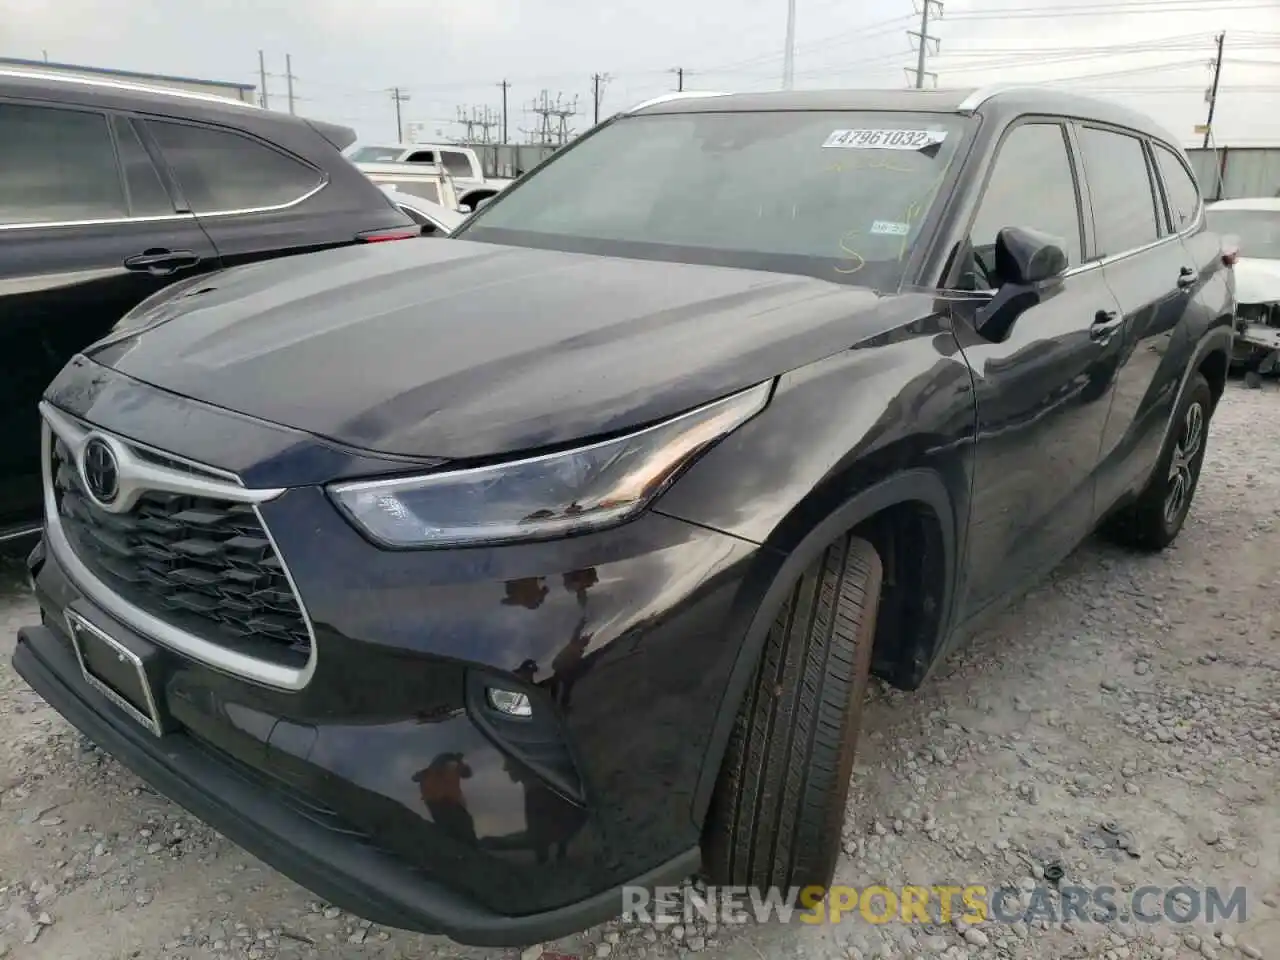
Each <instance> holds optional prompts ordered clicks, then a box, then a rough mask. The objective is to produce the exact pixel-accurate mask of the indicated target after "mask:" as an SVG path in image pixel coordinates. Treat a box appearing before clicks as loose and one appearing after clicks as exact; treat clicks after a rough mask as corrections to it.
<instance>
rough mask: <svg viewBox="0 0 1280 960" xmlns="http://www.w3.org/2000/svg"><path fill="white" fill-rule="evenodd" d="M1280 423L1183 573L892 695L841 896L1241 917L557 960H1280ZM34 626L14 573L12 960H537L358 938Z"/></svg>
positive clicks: (2, 575)
mask: <svg viewBox="0 0 1280 960" xmlns="http://www.w3.org/2000/svg"><path fill="white" fill-rule="evenodd" d="M1277 411H1280V390H1278V389H1277V388H1276V387H1274V386H1272V385H1267V386H1266V387H1265V388H1264V389H1263V390H1246V389H1243V388H1241V387H1239V386H1238V385H1235V384H1233V385H1231V386H1230V387H1229V389H1228V396H1227V399H1226V400H1225V402H1224V404H1223V406H1222V407H1221V409H1220V411H1219V413H1218V415H1217V417H1216V419H1215V421H1214V423H1213V425H1212V429H1211V432H1210V440H1209V458H1208V462H1207V463H1206V466H1205V472H1204V476H1203V478H1202V481H1201V485H1200V489H1199V493H1198V496H1197V499H1196V503H1195V506H1194V508H1193V510H1192V514H1191V517H1190V519H1189V521H1188V524H1187V527H1186V528H1185V529H1184V531H1183V533H1182V535H1181V537H1180V539H1179V541H1178V543H1177V544H1176V545H1175V546H1174V547H1173V548H1171V549H1170V550H1169V551H1167V552H1166V553H1164V554H1163V555H1161V556H1158V557H1137V556H1132V555H1129V554H1126V553H1124V552H1122V551H1120V550H1117V549H1115V548H1112V547H1109V546H1106V545H1103V544H1099V543H1094V542H1090V543H1089V544H1087V545H1085V546H1083V547H1082V548H1081V549H1080V550H1079V551H1077V553H1076V554H1075V555H1074V556H1073V557H1072V558H1070V559H1069V560H1068V561H1067V562H1066V563H1065V564H1064V565H1063V566H1062V568H1061V569H1060V570H1058V571H1057V573H1056V574H1055V575H1054V576H1053V577H1052V579H1051V580H1050V581H1049V582H1047V583H1046V584H1045V585H1044V586H1043V587H1042V588H1041V589H1039V590H1038V591H1037V592H1035V593H1034V594H1033V595H1031V596H1029V597H1028V598H1026V600H1024V601H1023V602H1022V603H1020V604H1019V605H1018V606H1017V607H1016V608H1014V609H1012V610H1010V611H1009V612H1008V613H1007V615H1005V616H1003V617H1002V618H1001V620H1000V621H999V622H998V623H996V624H995V625H994V626H993V627H992V628H991V629H989V630H988V631H987V632H985V633H984V634H983V635H982V636H981V637H980V638H979V639H977V640H976V641H975V642H974V643H973V644H971V645H970V646H968V647H967V648H966V649H965V650H963V651H961V652H960V653H959V654H958V655H956V656H955V657H953V658H952V659H951V660H950V661H949V662H948V663H946V664H945V665H943V667H942V668H941V669H940V670H939V673H938V674H937V676H936V677H935V679H933V680H932V681H931V682H930V683H929V684H927V685H926V687H925V688H924V689H923V690H921V691H919V692H917V693H916V694H913V695H903V694H900V693H896V692H892V691H889V690H887V689H884V688H877V689H876V690H875V692H874V694H873V697H872V702H871V703H870V704H869V706H868V712H867V714H866V720H865V730H866V739H865V741H864V744H863V749H862V752H861V755H860V758H859V765H858V768H857V772H856V776H855V779H854V791H853V796H852V797H851V798H850V804H849V815H848V818H847V823H846V828H845V851H846V856H845V857H844V858H843V859H842V860H841V863H840V866H839V869H838V876H837V881H838V882H842V883H848V884H852V885H855V886H858V887H864V886H867V885H871V884H876V883H884V884H888V885H890V886H893V885H896V884H906V883H915V884H921V885H924V886H932V885H937V884H946V883H954V884H957V885H962V884H968V883H987V884H992V885H995V884H1004V883H1008V884H1011V885H1013V886H1015V887H1018V886H1021V887H1022V888H1023V889H1024V890H1027V889H1029V888H1032V887H1034V886H1036V885H1037V884H1038V883H1040V878H1042V877H1043V875H1044V867H1045V866H1046V865H1050V864H1053V862H1054V861H1057V862H1058V864H1060V866H1061V868H1062V869H1063V870H1064V871H1065V879H1064V881H1063V882H1064V883H1066V882H1068V881H1069V882H1073V883H1077V884H1081V885H1084V886H1096V885H1100V884H1111V885H1114V886H1115V887H1117V888H1120V889H1133V888H1134V886H1135V885H1136V886H1139V887H1140V886H1142V885H1146V884H1150V885H1153V886H1157V887H1162V888H1169V887H1173V886H1176V885H1178V884H1179V883H1192V884H1199V885H1207V884H1217V885H1222V886H1225V887H1227V888H1228V889H1230V888H1234V887H1237V886H1241V885H1243V886H1244V887H1245V888H1246V890H1247V900H1246V916H1245V918H1244V919H1243V920H1241V919H1240V917H1239V915H1238V914H1237V915H1236V916H1235V917H1234V918H1232V919H1230V920H1228V921H1226V922H1225V923H1223V922H1219V923H1218V924H1217V925H1216V928H1215V927H1210V926H1208V925H1206V924H1205V923H1203V922H1195V923H1191V924H1182V925H1179V924H1175V923H1171V922H1160V923H1155V924H1135V923H1133V922H1126V921H1124V920H1119V919H1118V920H1116V921H1115V922H1112V923H1096V922H1094V923H1081V922H1080V921H1078V920H1077V921H1073V922H1071V923H1068V924H1065V925H1064V924H1060V923H1056V922H1055V923H1049V922H1037V923H1032V924H1031V925H1030V926H1026V925H1022V924H1000V923H995V922H988V923H985V924H982V925H980V926H978V927H975V928H972V929H967V928H963V927H960V928H958V927H957V926H956V925H954V924H937V925H924V924H903V923H893V924H888V925H873V924H871V923H868V922H866V921H865V920H863V919H862V918H861V917H859V916H857V915H856V914H854V915H851V916H847V917H846V918H845V919H844V920H843V922H841V923H840V924H838V925H819V926H812V925H805V924H799V923H794V922H793V923H791V924H786V925H784V924H780V923H777V922H773V923H766V924H751V925H745V926H737V925H721V926H719V927H718V928H717V927H716V926H715V925H711V924H707V923H705V922H703V921H701V920H699V921H698V922H697V923H695V924H691V925H689V926H687V927H685V926H679V925H674V926H668V927H665V928H663V929H660V930H655V929H654V928H652V927H645V926H638V925H637V926H623V925H621V924H610V925H608V926H606V927H603V928H599V929H596V930H592V931H590V932H589V933H587V934H585V935H583V936H581V937H575V938H571V939H570V940H567V941H565V942H562V943H556V944H548V945H546V950H548V951H554V952H558V953H562V954H567V955H570V956H573V957H606V956H613V957H618V958H632V957H643V956H647V957H653V958H657V957H672V956H675V955H677V954H686V953H702V954H705V955H708V956H711V957H721V958H729V960H764V958H766V957H768V958H770V960H772V958H774V957H792V956H794V957H797V958H810V957H811V958H819V957H821V958H827V957H832V958H841V960H870V958H873V957H893V958H901V960H914V958H926V957H933V956H942V957H948V958H957V957H965V958H970V960H987V958H1036V960H1038V958H1046V960H1048V958H1054V960H1056V958H1067V957H1104V958H1107V960H1120V958H1130V960H1141V958H1177V957H1203V958H1208V960H1212V958H1215V957H1218V958H1222V960H1227V958H1235V957H1252V958H1257V957H1261V956H1264V955H1265V956H1268V957H1271V958H1273V960H1274V958H1280V900H1278V899H1277V898H1278V897H1280V791H1278V789H1277V788H1278V786H1280V649H1278V648H1277V639H1278V638H1280V613H1277V612H1276V604H1275V602H1274V596H1275V595H1274V593H1273V592H1272V591H1274V590H1276V589H1277V588H1278V587H1280V551H1278V550H1277V549H1276V547H1275V542H1276V540H1275V531H1276V527H1277V523H1278V521H1280V446H1272V444H1280V418H1277V416H1276V414H1277ZM34 610H35V606H34V604H33V602H32V601H31V598H30V597H29V595H27V593H26V592H25V589H24V588H23V586H22V584H21V579H20V577H19V576H18V573H17V571H16V570H13V569H9V570H4V569H0V656H2V657H3V662H0V957H4V956H6V954H7V955H8V956H9V957H10V958H11V960H26V958H58V960H79V958H85V960H89V958H92V960H110V958H117V957H120V958H124V957H129V958H136V960H158V958H193V960H194V958H202V957H218V958H228V957H237V958H238V957H247V958H251V960H259V958H264V960H265V958H271V957H280V958H295V957H296V958H338V957H343V958H350V957H373V958H385V960H392V958H404V960H408V958H418V957H436V956H439V957H477V958H478V957H495V958H496V957H499V956H503V957H511V958H514V957H515V956H516V955H518V954H519V953H520V951H497V950H489V951H486V950H477V949H468V948H461V947H457V946H455V945H453V944H450V943H448V942H447V941H444V940H439V939H433V938H428V937H420V936H416V935H409V934H405V933H402V932H398V931H391V930H382V929H379V928H377V927H371V926H369V925H368V924H366V923H363V922H361V921H360V920H358V919H356V918H353V917H350V916H346V915H343V914H341V913H339V911H337V910H336V909H333V908H327V906H326V905H325V904H321V903H317V902H315V900H314V898H313V897H311V896H309V895H308V894H307V893H306V892H305V891H303V890H301V889H299V888H298V887H296V886H295V885H293V884H292V883H290V882H289V881H287V880H285V879H283V878H282V877H280V876H279V875H278V874H276V873H275V872H274V871H272V870H270V869H269V868H267V867H265V866H263V865H262V864H260V863H258V862H257V861H256V860H254V859H253V858H252V857H250V856H248V855H247V854H245V853H244V852H242V851H241V850H240V849H238V848H237V847H235V846H233V845H232V844H230V843H229V842H227V841H226V840H224V839H222V838H221V837H219V836H217V835H216V834H214V833H213V832H212V831H210V830H208V829H207V828H205V827H203V826H202V825H200V824H199V823H197V822H194V821H193V820H192V819H191V818H190V817H189V816H186V815H185V814H184V813H183V812H182V811H181V810H179V809H178V808H176V807H175V806H173V805H172V804H170V803H169V802H167V801H166V800H164V799H162V798H160V797H158V796H156V795H154V794H152V793H151V792H150V791H148V790H147V789H145V788H144V787H143V786H142V785H141V783H140V782H139V781H138V780H137V779H136V778H134V777H133V776H132V775H131V774H129V773H128V772H126V771H125V770H123V769H122V768H121V767H119V766H118V765H117V764H116V763H115V762H114V761H112V760H111V759H109V758H107V757H105V756H103V755H101V754H100V753H98V752H96V751H95V750H94V749H93V748H92V747H90V746H88V745H86V744H84V743H83V742H82V741H81V739H80V738H79V737H78V735H76V733H75V732H74V731H73V730H71V729H70V728H69V727H68V726H67V725H66V724H65V723H64V722H63V721H62V719H61V718H60V717H59V716H58V715H57V714H55V713H54V712H53V711H52V710H51V709H49V708H48V707H46V706H45V705H44V704H43V702H42V701H41V700H40V699H39V698H38V697H37V696H36V695H35V694H33V693H32V692H31V691H30V690H29V689H28V688H27V687H26V686H25V684H23V683H22V681H21V680H19V679H18V678H17V677H16V676H15V675H14V674H13V673H12V671H11V669H10V668H9V666H8V652H9V649H10V648H11V645H12V634H13V630H14V629H15V628H16V627H17V626H18V625H19V624H22V623H24V622H28V621H30V620H31V619H32V618H33V616H34ZM1104 822H1110V823H1109V826H1110V827H1111V832H1110V833H1108V832H1107V831H1100V829H1099V825H1100V824H1102V823H1104ZM1116 831H1119V832H1118V833H1116ZM1117 838H1119V839H1120V845H1121V846H1122V847H1125V848H1127V849H1116V843H1115V841H1116V840H1117ZM1051 869H1052V868H1051ZM1030 895H1031V894H1030V893H1028V894H1026V896H1030ZM541 952H542V948H541V946H539V947H534V948H531V949H529V950H527V951H524V954H525V958H526V960H532V958H536V957H538V956H539V955H540V953H541Z"/></svg>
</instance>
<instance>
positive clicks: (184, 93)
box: [0, 67, 263, 110]
mask: <svg viewBox="0 0 1280 960" xmlns="http://www.w3.org/2000/svg"><path fill="white" fill-rule="evenodd" d="M0 77H14V78H17V79H19V80H46V81H50V82H53V83H72V84H80V85H82V86H86V87H101V88H104V89H107V90H121V91H124V92H126V93H145V94H148V95H150V96H159V97H176V98H178V99H180V100H199V101H202V102H204V103H216V104H220V105H224V106H236V107H245V108H247V109H249V110H261V109H263V108H262V107H260V106H258V105H257V104H256V103H250V102H248V101H246V100H237V99H235V98H234V97H218V96H214V95H213V94H211V93H195V92H193V91H190V90H177V89H175V88H173V87H153V86H149V85H147V84H143V83H130V82H127V81H124V80H99V79H97V78H96V77H82V76H79V75H77V74H69V73H52V72H44V71H41V70H13V69H10V68H8V67H0Z"/></svg>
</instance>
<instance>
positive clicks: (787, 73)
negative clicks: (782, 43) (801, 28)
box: [782, 0, 796, 90]
mask: <svg viewBox="0 0 1280 960" xmlns="http://www.w3.org/2000/svg"><path fill="white" fill-rule="evenodd" d="M795 85H796V0H787V46H786V48H785V50H784V51H783V56H782V89H783V90H790V89H792V88H793V87H794V86H795Z"/></svg>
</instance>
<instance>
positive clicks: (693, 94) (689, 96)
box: [622, 90, 729, 114]
mask: <svg viewBox="0 0 1280 960" xmlns="http://www.w3.org/2000/svg"><path fill="white" fill-rule="evenodd" d="M727 96H729V94H728V93H726V92H724V91H722V90H680V91H675V92H672V93H664V94H661V95H660V96H656V97H652V98H650V99H648V100H644V101H641V102H640V103H637V104H636V105H635V106H634V107H628V108H627V109H626V110H623V111H622V113H624V114H631V113H637V112H639V111H640V110H646V109H648V108H649V107H655V106H657V105H658V104H660V103H670V102H671V101H673V100H695V99H698V98H699V97H727Z"/></svg>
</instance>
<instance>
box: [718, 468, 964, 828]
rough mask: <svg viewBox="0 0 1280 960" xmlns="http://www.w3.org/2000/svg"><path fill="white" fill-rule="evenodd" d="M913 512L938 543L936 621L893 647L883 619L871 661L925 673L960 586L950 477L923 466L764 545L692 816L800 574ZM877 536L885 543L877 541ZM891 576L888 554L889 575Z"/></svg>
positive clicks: (910, 678) (905, 678)
mask: <svg viewBox="0 0 1280 960" xmlns="http://www.w3.org/2000/svg"><path fill="white" fill-rule="evenodd" d="M806 506H807V505H806V504H801V505H800V507H799V508H797V510H796V511H793V514H792V516H795V515H797V514H798V515H803V514H804V512H805V510H806ZM912 517H917V518H921V519H925V518H927V519H925V522H926V523H928V524H930V525H931V526H932V532H931V534H930V536H931V537H932V538H933V542H934V543H935V544H936V546H937V558H936V560H937V562H936V567H935V568H934V576H936V578H937V580H936V581H935V583H936V594H937V602H936V605H935V607H936V609H935V610H934V613H935V614H936V616H935V620H936V628H935V629H934V630H932V631H923V632H922V633H923V634H924V635H923V636H922V637H921V639H920V640H918V641H917V643H915V644H914V645H912V646H909V647H900V648H899V647H897V646H893V647H892V649H891V648H890V646H888V645H882V637H884V636H885V635H884V634H882V633H881V629H880V627H881V623H883V622H885V621H881V622H878V623H877V630H876V643H875V649H874V651H873V657H878V658H879V659H878V660H873V665H872V669H873V671H874V672H876V673H881V674H883V673H884V672H885V671H886V670H888V671H891V672H892V673H893V675H894V679H891V682H894V683H895V685H897V686H904V687H908V688H910V687H913V686H914V685H916V684H918V683H919V681H920V679H922V678H923V676H924V674H925V673H926V672H927V667H928V664H929V663H930V662H931V660H932V657H933V656H934V655H936V653H937V651H938V650H940V649H941V648H942V646H943V644H942V638H943V637H945V636H946V632H947V630H948V629H949V627H950V621H951V612H952V605H953V601H954V594H955V582H956V567H957V562H958V559H957V552H958V549H959V546H958V544H957V536H956V529H957V528H956V515H955V510H954V508H953V506H952V502H951V497H950V496H949V494H948V492H947V485H946V483H945V481H944V479H943V477H942V476H941V475H940V474H939V473H938V472H937V471H935V470H932V469H929V468H925V467H919V468H911V469H907V470H904V471H901V472H898V473H894V474H892V475H890V476H888V477H886V478H884V479H882V480H879V481H878V482H875V483H873V484H871V485H869V486H867V487H865V488H864V489H862V490H861V491H860V492H858V493H857V494H855V495H854V496H852V497H849V498H847V499H845V500H844V501H843V502H842V503H840V504H839V506H837V507H836V508H835V509H833V510H830V511H828V512H826V513H825V514H823V515H820V516H819V518H818V519H817V520H816V521H815V522H813V523H811V524H810V525H809V526H808V528H807V529H806V530H805V531H804V532H803V533H802V534H799V535H797V534H794V533H789V534H782V536H783V537H785V539H782V540H778V541H772V542H770V543H768V544H766V546H765V548H764V549H763V550H762V551H761V561H759V562H757V564H755V566H754V568H753V570H752V571H751V572H750V573H749V574H748V575H747V578H746V580H745V581H744V583H743V586H742V588H741V591H740V595H742V596H746V597H750V596H755V597H759V601H758V602H756V603H753V604H751V605H750V606H744V608H743V609H742V612H741V614H740V616H741V618H742V621H744V622H741V625H739V624H730V629H729V631H728V634H729V635H730V636H740V637H741V638H742V640H741V643H740V645H739V649H738V653H737V657H736V658H735V660H734V664H733V667H732V669H731V671H730V674H729V679H728V682H727V683H726V685H725V689H724V693H723V695H722V697H721V701H720V706H719V708H718V710H717V712H716V719H715V724H714V726H713V728H712V731H711V734H710V737H709V739H708V742H707V747H706V751H705V754H704V758H703V763H702V766H701V772H700V774H699V778H698V783H697V785H696V787H695V790H694V802H693V815H694V819H695V822H697V823H702V822H703V821H704V820H705V818H706V815H707V811H708V809H709V807H710V803H711V797H712V794H713V793H714V791H715V786H716V782H717V780H718V779H719V774H720V766H721V764H722V763H723V761H724V755H725V750H726V748H727V746H728V743H729V737H730V735H731V733H732V731H733V725H734V723H735V722H736V720H737V716H738V713H739V711H740V710H741V708H742V703H743V700H744V698H745V697H746V695H747V692H748V688H749V685H750V683H751V681H752V679H753V677H754V676H755V672H756V667H757V664H758V663H759V660H760V656H761V655H762V652H763V649H764V644H765V639H766V637H767V636H768V633H769V630H770V628H771V627H772V625H773V622H774V619H775V618H776V617H777V614H778V611H779V610H780V609H781V607H782V605H783V604H784V603H785V602H786V600H787V597H788V596H789V594H790V592H791V590H792V588H793V585H794V583H795V581H796V579H797V578H798V577H799V576H800V575H801V574H802V573H803V572H804V570H805V569H806V568H807V567H808V566H809V565H810V564H811V563H813V562H814V561H815V560H816V559H817V558H818V557H819V556H820V555H821V554H822V552H823V550H825V549H826V547H827V546H828V545H830V544H831V543H832V542H833V541H834V540H836V539H837V538H839V537H841V536H843V535H846V534H851V533H852V534H858V535H863V536H865V537H866V538H867V539H869V540H870V541H871V542H872V543H873V545H876V546H877V549H878V550H879V549H880V547H881V543H883V542H884V540H883V538H884V537H885V536H886V535H887V534H888V532H889V531H892V530H901V529H902V528H901V527H899V526H897V525H896V524H897V523H898V522H902V521H905V520H907V519H909V518H912ZM786 526H787V525H786V524H785V523H784V524H782V525H780V530H781V529H782V528H784V527H786ZM877 539H880V541H881V543H877ZM882 562H884V558H883V557H882ZM917 566H918V567H919V568H920V569H922V570H923V569H928V565H927V564H917ZM890 576H891V571H890V570H889V568H888V564H887V562H886V572H885V577H886V581H888V579H889V577H890ZM885 589H888V587H887V585H886V586H884V587H882V590H885ZM883 596H884V594H883V593H882V611H881V615H882V616H883V615H884V613H885V610H884V608H883V604H884V601H883Z"/></svg>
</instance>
